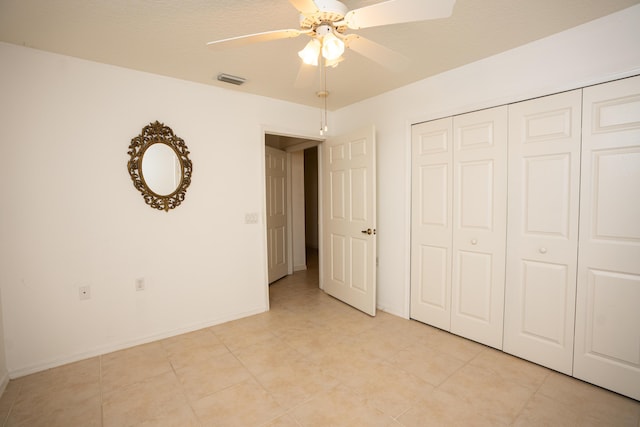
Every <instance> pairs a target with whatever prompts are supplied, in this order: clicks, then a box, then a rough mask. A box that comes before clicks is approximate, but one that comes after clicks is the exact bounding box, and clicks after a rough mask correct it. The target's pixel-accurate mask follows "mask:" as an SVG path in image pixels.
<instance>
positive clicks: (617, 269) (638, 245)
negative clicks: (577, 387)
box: [574, 77, 640, 399]
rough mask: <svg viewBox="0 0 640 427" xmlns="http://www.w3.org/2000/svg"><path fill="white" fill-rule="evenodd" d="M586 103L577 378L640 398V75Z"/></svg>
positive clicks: (588, 96)
mask: <svg viewBox="0 0 640 427" xmlns="http://www.w3.org/2000/svg"><path fill="white" fill-rule="evenodd" d="M583 109H584V120H583V151H582V181H581V209H580V248H579V259H578V287H577V299H576V336H575V360H574V376H576V377H577V378H580V379H583V380H585V381H589V382H592V383H594V384H597V385H600V386H602V387H605V388H608V389H611V390H614V391H616V392H618V393H621V394H625V395H627V396H630V397H632V398H634V399H640V309H639V307H640V77H633V78H629V79H624V80H619V81H615V82H611V83H605V84H602V85H598V86H593V87H589V88H585V89H584V107H583Z"/></svg>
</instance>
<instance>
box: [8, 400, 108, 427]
mask: <svg viewBox="0 0 640 427" xmlns="http://www.w3.org/2000/svg"><path fill="white" fill-rule="evenodd" d="M23 398H24V399H23ZM4 425H5V426H6V427H18V426H20V427H23V426H24V427H40V426H42V427H69V426H83V427H84V426H87V427H93V426H95V427H99V426H101V425H102V421H101V400H100V396H99V395H96V396H93V397H91V398H87V399H85V400H78V399H77V398H70V395H69V394H68V393H65V394H64V395H57V394H55V393H51V394H45V393H41V394H40V398H38V399H33V398H31V396H21V397H20V398H18V401H17V402H16V403H15V405H14V406H13V408H12V410H11V413H10V414H9V416H8V418H7V420H6V422H5V424H4Z"/></svg>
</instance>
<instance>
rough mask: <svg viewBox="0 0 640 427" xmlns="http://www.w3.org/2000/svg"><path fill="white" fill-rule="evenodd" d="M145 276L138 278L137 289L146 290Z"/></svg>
mask: <svg viewBox="0 0 640 427" xmlns="http://www.w3.org/2000/svg"><path fill="white" fill-rule="evenodd" d="M144 289H145V285H144V278H140V279H136V291H144Z"/></svg>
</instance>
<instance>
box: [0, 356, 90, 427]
mask: <svg viewBox="0 0 640 427" xmlns="http://www.w3.org/2000/svg"><path fill="white" fill-rule="evenodd" d="M15 382H16V384H17V386H18V389H19V391H18V393H17V396H15V400H14V403H13V405H12V407H11V412H10V413H9V415H8V417H7V422H6V425H7V426H23V425H24V426H39V425H47V426H68V425H82V423H85V422H86V424H85V425H97V426H99V425H100V422H101V419H100V414H101V409H100V405H101V396H100V362H99V359H98V358H91V359H87V360H83V361H80V362H76V363H71V364H68V365H65V366H61V367H58V368H54V369H49V370H46V371H43V372H39V373H36V374H33V375H28V376H25V377H22V378H19V379H18V380H16V381H15ZM85 419H86V421H83V420H85Z"/></svg>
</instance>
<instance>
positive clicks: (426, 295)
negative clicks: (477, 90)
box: [410, 117, 453, 331]
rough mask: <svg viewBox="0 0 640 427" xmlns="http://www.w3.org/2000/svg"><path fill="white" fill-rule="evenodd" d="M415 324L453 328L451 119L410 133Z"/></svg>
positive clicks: (413, 313) (416, 126)
mask: <svg viewBox="0 0 640 427" xmlns="http://www.w3.org/2000/svg"><path fill="white" fill-rule="evenodd" d="M411 133H412V135H411V146H412V148H411V157H412V167H411V202H412V203H411V315H410V316H411V318H413V319H416V320H419V321H421V322H424V323H427V324H429V325H433V326H436V327H438V328H441V329H444V330H447V331H448V330H449V329H450V327H451V238H452V227H451V219H452V177H453V172H452V153H453V150H452V147H451V141H452V135H451V134H452V119H451V117H448V118H445V119H440V120H434V121H431V122H426V123H420V124H417V125H414V126H412V129H411Z"/></svg>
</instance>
